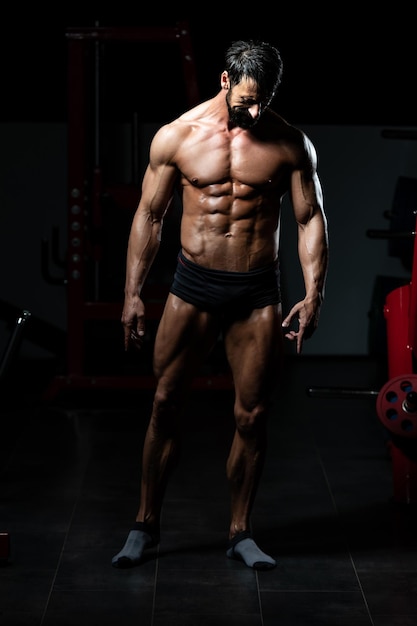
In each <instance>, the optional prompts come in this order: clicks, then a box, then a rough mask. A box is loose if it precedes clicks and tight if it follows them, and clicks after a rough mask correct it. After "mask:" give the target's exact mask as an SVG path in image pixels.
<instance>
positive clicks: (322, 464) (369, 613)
mask: <svg viewBox="0 0 417 626" xmlns="http://www.w3.org/2000/svg"><path fill="white" fill-rule="evenodd" d="M311 436H312V439H313V445H314V449H315V451H316V455H317V459H318V461H319V464H320V467H321V471H322V473H323V477H324V481H325V483H326V485H327V489H328V492H329V495H330V499H331V501H332V505H333V509H334V511H335V513H336V516H337V519H338V521H339V524H340V526H341V527H342V529H343V524H342V523H341V516H340V511H339V508H338V506H337V504H336V499H335V497H334V495H333V491H332V488H331V485H330V480H329V477H328V475H327V472H326V469H325V467H324V463H323V459H322V457H321V454H320V451H319V448H318V446H317V443H316V440H315V437H314V434H313V433H312V434H311ZM343 536H344V538H345V542H346V549H347V552H348V555H349V560H350V563H351V565H352V568H353V571H354V574H355V578H356V581H357V583H358V586H359V589H360V592H361V596H362V600H363V602H364V605H365V608H366V612H367V613H368V617H369V620H370V624H371V626H375V625H374V621H373V619H372V615H371V611H370V609H369V605H368V601H367V599H366V596H365V592H364V589H363V587H362V583H361V581H360V578H359V574H358V571H357V569H356V566H355V563H354V560H353V556H352V552H351V550H350V546H349V541H348V539H347V536H346V533H345V532H344V529H343Z"/></svg>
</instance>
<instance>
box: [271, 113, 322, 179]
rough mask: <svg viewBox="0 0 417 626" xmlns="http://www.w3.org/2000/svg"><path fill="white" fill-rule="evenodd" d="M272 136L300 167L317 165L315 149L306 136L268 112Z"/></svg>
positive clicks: (282, 119) (275, 114)
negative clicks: (283, 146)
mask: <svg viewBox="0 0 417 626" xmlns="http://www.w3.org/2000/svg"><path fill="white" fill-rule="evenodd" d="M269 113H270V116H269V121H270V127H271V129H272V135H273V136H274V137H276V138H277V141H278V142H279V143H280V144H281V145H282V144H283V145H285V146H286V148H287V149H288V151H289V152H290V153H291V154H292V156H293V158H294V159H295V160H296V161H297V162H299V163H300V164H301V165H302V164H303V163H304V165H305V166H310V167H313V168H315V167H316V165H317V152H316V148H315V146H314V144H313V142H312V141H311V139H310V138H309V137H308V135H307V134H306V133H305V132H304V131H303V130H301V128H298V127H297V126H294V125H293V124H290V123H289V122H287V120H285V119H284V118H283V117H281V116H280V115H278V113H276V112H275V111H271V110H270V111H269Z"/></svg>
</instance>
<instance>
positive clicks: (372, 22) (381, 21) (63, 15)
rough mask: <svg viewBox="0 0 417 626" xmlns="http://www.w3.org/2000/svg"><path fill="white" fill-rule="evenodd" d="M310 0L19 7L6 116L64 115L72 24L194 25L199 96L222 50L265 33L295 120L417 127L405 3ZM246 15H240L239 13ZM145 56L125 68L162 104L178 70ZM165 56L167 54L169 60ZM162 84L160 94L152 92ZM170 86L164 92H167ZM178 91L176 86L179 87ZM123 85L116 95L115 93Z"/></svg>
mask: <svg viewBox="0 0 417 626" xmlns="http://www.w3.org/2000/svg"><path fill="white" fill-rule="evenodd" d="M315 4H316V3H314V5H313V6H310V5H307V7H309V8H307V9H306V8H305V5H304V4H303V3H292V4H291V5H289V6H285V7H283V6H281V5H280V4H274V5H266V4H262V5H261V4H258V3H254V4H251V5H250V6H246V5H245V6H243V4H241V5H240V6H239V5H236V4H232V5H221V6H220V7H217V6H215V5H205V6H202V5H197V4H195V5H193V8H192V10H189V9H182V8H181V4H178V3H177V4H176V6H175V8H172V9H168V10H167V9H165V8H164V7H163V6H162V5H159V4H158V7H157V8H155V9H152V7H148V8H145V9H144V7H143V6H142V5H140V4H134V3H131V4H130V5H129V7H128V9H127V10H123V8H124V7H123V5H119V4H118V5H117V6H114V5H112V7H111V10H110V9H108V10H106V11H103V9H99V10H96V11H94V10H93V9H90V8H86V7H88V5H86V6H85V7H84V8H83V9H76V8H75V6H76V5H75V6H73V7H72V8H71V9H66V8H65V6H63V5H62V4H60V5H59V7H56V8H54V7H53V8H49V9H48V11H43V12H42V7H39V5H36V6H34V7H33V8H29V9H27V8H25V9H24V10H23V9H22V8H21V7H20V6H16V8H11V9H10V8H9V9H8V16H3V22H2V36H1V40H0V41H1V43H0V46H1V48H0V53H1V58H2V80H1V84H2V92H3V93H2V97H1V105H0V121H1V122H8V121H10V122H38V121H39V122H61V121H65V120H66V97H67V94H66V68H67V65H66V63H67V42H66V37H65V32H66V29H67V28H68V27H81V26H94V25H95V24H98V25H100V26H142V27H143V26H146V25H154V26H155V25H164V24H168V25H172V24H174V23H175V22H176V21H178V20H186V21H188V23H189V26H190V32H191V37H192V40H193V47H194V53H195V60H196V69H197V75H198V83H199V90H200V94H201V98H202V99H203V98H205V97H210V96H212V95H214V94H215V93H216V91H217V89H218V78H219V74H220V72H221V70H222V69H223V53H224V50H225V48H226V46H227V45H228V44H229V43H230V41H232V40H233V39H238V38H248V37H254V38H262V39H266V40H269V41H270V42H271V43H273V44H275V45H277V46H278V47H279V49H280V50H281V54H282V57H283V61H284V75H283V83H282V86H281V89H280V92H279V95H278V99H277V101H276V103H275V104H274V106H275V108H277V109H278V110H279V112H280V113H281V114H282V115H284V117H286V118H287V119H288V120H289V121H290V122H293V123H302V124H338V125H339V124H342V125H345V124H346V125H350V124H352V125H357V124H359V125H399V126H411V125H416V124H417V102H416V95H415V92H416V90H415V81H416V71H415V66H416V57H417V55H416V48H417V43H416V34H415V33H416V24H415V19H414V17H413V16H412V15H411V10H410V9H408V10H406V9H404V8H403V7H402V5H401V4H398V3H395V4H394V5H387V6H389V9H382V8H381V7H379V6H378V5H376V6H377V7H378V8H377V9H375V10H372V11H371V12H370V11H369V10H368V9H366V10H365V5H364V3H362V4H361V5H359V6H355V5H352V4H344V3H339V4H337V5H336V4H334V5H330V9H327V10H324V8H323V9H321V8H320V7H319V8H317V6H315ZM236 13H237V14H239V15H238V16H237V15H236ZM143 60H144V63H143V64H138V63H137V61H135V63H134V64H132V65H131V66H130V65H129V59H128V58H127V57H126V56H125V57H124V62H125V65H124V74H123V67H121V65H120V66H119V71H120V72H121V76H122V78H123V80H125V81H131V82H132V83H137V84H138V85H140V86H141V89H142V97H143V98H145V99H146V98H147V97H151V96H152V98H153V99H154V100H155V95H156V96H157V100H158V102H159V103H160V106H161V110H163V109H165V111H166V110H167V101H169V100H170V99H171V98H172V97H173V92H172V75H171V72H169V71H167V72H165V71H164V68H163V66H162V67H161V69H160V70H159V71H157V72H156V74H155V72H154V74H153V75H152V80H151V81H149V75H148V74H147V73H146V68H147V67H149V66H150V61H151V60H152V59H150V58H149V57H146V56H145V57H144V59H143ZM161 60H162V59H161ZM156 86H158V89H159V91H157V92H156V93H154V91H155V89H156ZM164 86H165V87H166V89H165V90H164ZM174 89H175V86H174ZM117 95H118V94H117V85H115V88H114V91H113V96H114V98H117Z"/></svg>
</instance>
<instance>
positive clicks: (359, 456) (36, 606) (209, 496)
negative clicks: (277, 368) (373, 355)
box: [0, 357, 417, 626]
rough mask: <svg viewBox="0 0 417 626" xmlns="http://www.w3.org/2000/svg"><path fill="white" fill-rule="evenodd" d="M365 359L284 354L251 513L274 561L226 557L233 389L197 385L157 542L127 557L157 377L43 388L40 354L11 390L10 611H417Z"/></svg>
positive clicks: (292, 618)
mask: <svg viewBox="0 0 417 626" xmlns="http://www.w3.org/2000/svg"><path fill="white" fill-rule="evenodd" d="M380 369H381V368H380V367H379V366H378V364H377V363H376V362H375V361H374V360H373V359H368V358H362V357H361V358H357V359H356V358H353V357H349V358H333V357H326V358H315V357H299V358H297V357H291V358H289V359H288V365H287V369H286V380H285V384H284V385H283V389H282V393H281V394H277V396H276V398H275V401H274V406H273V411H272V415H271V419H270V426H269V428H270V439H269V448H268V457H267V462H266V466H265V470H264V474H263V480H262V483H261V486H260V489H259V494H258V498H257V501H256V505H255V510H254V514H253V520H252V522H253V532H254V535H255V538H256V539H257V541H258V543H259V544H260V546H261V547H262V548H263V549H264V550H265V551H267V552H269V553H270V554H273V555H274V556H276V557H277V560H278V566H277V568H276V569H274V570H272V571H268V572H255V571H253V570H250V569H248V568H246V567H245V566H244V565H243V564H242V563H239V562H237V561H231V560H230V559H227V558H226V556H225V550H226V535H227V527H228V510H229V500H228V489H227V484H226V480H225V461H226V456H227V452H228V446H229V444H230V440H231V433H232V421H231V406H232V397H231V392H230V391H227V390H223V391H211V392H208V391H199V390H194V391H193V392H192V394H191V397H190V405H189V408H188V411H187V429H186V432H185V435H184V448H183V455H182V460H181V463H180V466H179V468H178V470H177V471H176V473H175V475H174V476H173V478H172V481H171V483H170V485H169V488H168V492H167V496H166V501H165V505H164V508H163V518H162V529H161V530H162V537H161V543H160V546H159V547H158V548H157V549H155V550H154V551H151V552H150V553H149V556H148V558H147V559H146V561H145V562H144V563H143V564H142V565H141V566H140V567H137V568H134V569H132V570H117V569H114V568H113V567H112V566H111V558H112V556H113V555H114V554H115V553H116V552H118V551H119V549H120V548H121V546H122V545H123V543H124V541H125V538H126V535H127V532H128V530H129V529H130V526H131V524H132V522H133V520H134V517H135V514H136V509H137V505H138V496H139V493H138V487H139V474H140V462H141V448H142V441H143V436H144V432H145V427H146V424H147V419H148V415H149V409H150V402H151V395H150V391H146V390H145V391H140V392H136V393H132V392H126V391H125V392H124V391H118V392H110V393H109V392H107V393H106V392H103V391H101V392H99V391H96V392H91V393H89V394H87V393H73V394H70V395H67V396H66V397H65V398H63V399H60V398H58V399H57V400H56V401H54V402H53V403H50V402H49V403H45V402H42V400H41V399H39V398H38V397H37V394H36V389H35V391H34V392H33V393H32V391H31V389H32V387H33V384H32V385H31V381H32V378H31V375H30V368H29V370H28V371H27V372H26V374H25V375H23V376H22V377H21V379H20V381H19V384H18V385H15V386H13V385H12V386H8V388H7V389H6V390H4V393H3V410H2V417H1V436H0V453H1V455H0V496H1V500H0V533H1V532H3V533H6V537H7V536H8V537H9V538H10V546H11V549H10V557H9V558H8V559H7V560H4V559H3V561H2V567H0V624H1V625H2V626H38V625H42V626H76V625H80V626H81V625H82V626H84V625H88V626H95V625H97V626H98V625H100V626H107V625H110V624H111V625H114V624H120V625H122V626H133V625H135V626H137V625H140V626H171V625H175V626H189V625H190V626H191V625H192V626H196V625H199V626H221V625H223V624H224V625H228V626H232V625H235V624H236V625H237V624H238V625H239V626H277V625H279V626H304V625H308V626H369V625H374V626H415V625H416V624H417V541H416V536H417V531H416V529H417V526H416V523H415V515H414V507H413V506H412V504H404V503H401V502H396V501H395V498H393V473H394V472H393V470H394V467H393V465H392V459H391V456H390V454H389V446H388V437H387V433H386V431H385V430H384V427H383V425H382V423H381V422H380V421H379V419H378V417H377V414H376V410H375V397H374V396H367V395H366V394H365V395H360V396H355V397H348V398H346V397H338V396H337V395H336V397H320V394H319V396H318V397H317V395H314V394H313V396H312V395H311V394H309V393H306V390H307V389H309V388H313V389H314V388H315V387H323V386H324V387H329V388H330V389H332V388H338V387H345V388H349V387H351V388H352V389H356V388H363V389H371V390H377V391H378V390H379V388H380V386H381V385H382V384H383V383H384V382H385V380H383V374H382V376H381V371H380Z"/></svg>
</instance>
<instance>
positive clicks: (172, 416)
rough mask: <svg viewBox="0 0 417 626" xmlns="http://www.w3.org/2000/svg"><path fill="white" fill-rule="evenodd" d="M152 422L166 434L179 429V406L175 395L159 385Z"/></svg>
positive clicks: (155, 396)
mask: <svg viewBox="0 0 417 626" xmlns="http://www.w3.org/2000/svg"><path fill="white" fill-rule="evenodd" d="M151 422H152V425H153V428H154V429H155V430H156V431H159V432H160V433H165V435H168V434H173V433H174V432H175V431H176V430H177V429H178V425H179V406H178V403H177V402H176V400H175V397H174V395H172V394H170V393H169V392H168V391H167V390H166V389H163V388H159V387H158V389H157V390H156V392H155V395H154V399H153V407H152V419H151Z"/></svg>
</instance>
